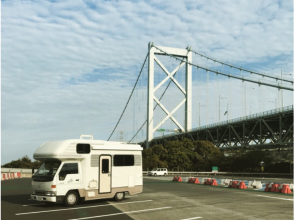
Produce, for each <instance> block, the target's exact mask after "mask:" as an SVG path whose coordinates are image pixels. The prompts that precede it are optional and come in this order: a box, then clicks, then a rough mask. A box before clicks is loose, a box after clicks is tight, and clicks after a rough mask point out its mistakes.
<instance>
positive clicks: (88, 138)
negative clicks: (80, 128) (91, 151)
mask: <svg viewBox="0 0 294 220" xmlns="http://www.w3.org/2000/svg"><path fill="white" fill-rule="evenodd" d="M85 138H86V140H94V138H93V134H81V136H80V139H82V140H85Z"/></svg>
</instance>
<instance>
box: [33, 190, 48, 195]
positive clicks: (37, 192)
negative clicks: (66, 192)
mask: <svg viewBox="0 0 294 220" xmlns="http://www.w3.org/2000/svg"><path fill="white" fill-rule="evenodd" d="M35 195H38V196H45V195H46V192H45V191H35Z"/></svg>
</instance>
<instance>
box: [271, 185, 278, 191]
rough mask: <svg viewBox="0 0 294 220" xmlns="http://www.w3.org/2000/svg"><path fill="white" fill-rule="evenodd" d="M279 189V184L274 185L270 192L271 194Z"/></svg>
mask: <svg viewBox="0 0 294 220" xmlns="http://www.w3.org/2000/svg"><path fill="white" fill-rule="evenodd" d="M277 188H278V184H272V189H271V190H270V192H275V191H276V189H277Z"/></svg>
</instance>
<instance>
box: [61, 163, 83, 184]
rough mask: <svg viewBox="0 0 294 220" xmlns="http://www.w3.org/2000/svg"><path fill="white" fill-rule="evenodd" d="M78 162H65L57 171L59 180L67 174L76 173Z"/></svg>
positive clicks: (77, 171)
mask: <svg viewBox="0 0 294 220" xmlns="http://www.w3.org/2000/svg"><path fill="white" fill-rule="evenodd" d="M78 173H79V169H78V163H65V164H63V167H62V168H61V170H60V172H59V180H61V181H62V180H64V179H65V178H66V176H67V175H70V174H78Z"/></svg>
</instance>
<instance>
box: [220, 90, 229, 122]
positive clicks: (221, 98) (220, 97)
mask: <svg viewBox="0 0 294 220" xmlns="http://www.w3.org/2000/svg"><path fill="white" fill-rule="evenodd" d="M221 99H227V98H221V97H220V95H219V96H218V122H220V100H221Z"/></svg>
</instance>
